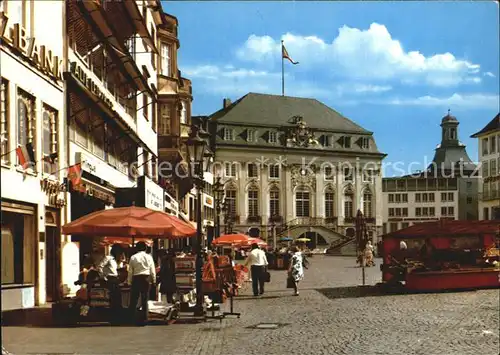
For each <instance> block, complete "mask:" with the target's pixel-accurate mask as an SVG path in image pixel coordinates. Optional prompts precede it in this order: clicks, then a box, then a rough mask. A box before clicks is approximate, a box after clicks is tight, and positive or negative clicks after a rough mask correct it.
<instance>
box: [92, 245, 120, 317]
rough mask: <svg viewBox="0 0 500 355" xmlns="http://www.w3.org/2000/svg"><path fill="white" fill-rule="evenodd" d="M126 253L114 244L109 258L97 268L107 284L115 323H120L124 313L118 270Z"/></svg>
mask: <svg viewBox="0 0 500 355" xmlns="http://www.w3.org/2000/svg"><path fill="white" fill-rule="evenodd" d="M123 255H124V252H123V250H122V248H121V246H120V245H119V244H113V246H112V247H111V251H110V252H109V255H108V256H105V257H104V258H103V259H102V260H101V262H100V263H99V265H98V266H97V272H98V273H99V276H100V278H101V279H104V281H105V282H106V287H107V288H108V291H109V303H110V306H111V307H110V308H111V313H112V314H111V317H112V322H113V323H119V322H120V317H121V313H122V293H121V289H120V279H119V278H118V268H119V267H120V266H121V263H122V258H123Z"/></svg>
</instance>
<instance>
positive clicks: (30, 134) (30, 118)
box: [17, 89, 36, 168]
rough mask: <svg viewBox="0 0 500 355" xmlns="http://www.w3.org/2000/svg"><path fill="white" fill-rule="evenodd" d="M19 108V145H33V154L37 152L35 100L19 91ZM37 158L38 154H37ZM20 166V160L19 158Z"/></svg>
mask: <svg viewBox="0 0 500 355" xmlns="http://www.w3.org/2000/svg"><path fill="white" fill-rule="evenodd" d="M17 94H18V101H17V104H18V107H17V144H18V145H19V146H26V144H28V143H31V144H32V145H33V152H34V153H35V151H36V144H35V142H36V108H35V98H34V97H33V96H31V95H29V94H28V93H26V92H25V91H23V90H21V89H18V92H17ZM35 156H36V154H35ZM18 164H19V158H18ZM33 168H35V165H34V166H33Z"/></svg>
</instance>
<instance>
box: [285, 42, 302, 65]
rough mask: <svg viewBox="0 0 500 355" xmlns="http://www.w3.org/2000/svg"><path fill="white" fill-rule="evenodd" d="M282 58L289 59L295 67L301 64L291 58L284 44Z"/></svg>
mask: <svg viewBox="0 0 500 355" xmlns="http://www.w3.org/2000/svg"><path fill="white" fill-rule="evenodd" d="M281 56H282V58H283V59H288V60H289V61H290V63H292V64H293V65H295V64H299V62H295V61H294V60H293V59H292V58H290V55H289V54H288V51H287V50H286V48H285V45H284V44H281Z"/></svg>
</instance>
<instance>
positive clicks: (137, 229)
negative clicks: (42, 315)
mask: <svg viewBox="0 0 500 355" xmlns="http://www.w3.org/2000/svg"><path fill="white" fill-rule="evenodd" d="M62 231H63V233H64V234H68V235H83V236H87V237H105V236H113V238H123V239H129V238H132V245H134V238H155V239H156V238H160V239H164V238H167V239H170V238H181V237H189V236H193V235H195V234H196V230H195V229H194V228H192V227H191V226H189V225H188V224H186V223H184V222H182V221H180V220H179V219H177V218H176V217H173V216H170V215H168V214H166V213H164V212H161V211H153V210H150V209H147V208H143V207H135V206H133V207H122V208H114V209H109V210H103V211H99V212H95V213H92V214H90V215H86V216H84V217H82V218H79V219H77V220H75V221H72V222H70V223H68V224H66V225H64V226H63V227H62ZM181 270H182V268H181ZM75 278H76V275H75ZM119 278H120V281H121V284H120V288H121V291H122V301H123V302H122V307H123V308H124V309H123V315H124V317H123V318H126V317H125V316H126V315H128V310H127V309H126V308H128V303H129V297H128V295H129V293H130V286H129V285H126V283H125V280H126V279H127V271H126V270H120V272H119ZM75 284H76V285H80V286H81V288H80V290H79V291H78V292H77V296H76V297H75V298H67V299H63V300H61V301H59V302H56V303H55V304H53V307H52V312H53V316H54V320H55V321H56V322H60V323H63V324H75V323H79V322H89V321H92V322H95V321H99V322H102V321H109V320H110V318H109V315H110V307H109V306H110V302H109V301H110V298H109V291H108V288H107V285H106V282H105V281H104V280H100V279H99V274H98V273H97V271H96V270H88V271H87V272H86V270H84V271H82V272H81V273H80V275H79V280H78V281H77V282H75ZM148 306H149V308H150V314H148V320H150V319H151V318H156V319H158V318H159V319H161V320H163V321H168V322H170V320H171V318H172V317H173V316H175V314H176V313H177V307H178V304H174V305H171V304H165V303H162V302H155V301H150V302H149V305H148ZM151 316H152V317H151Z"/></svg>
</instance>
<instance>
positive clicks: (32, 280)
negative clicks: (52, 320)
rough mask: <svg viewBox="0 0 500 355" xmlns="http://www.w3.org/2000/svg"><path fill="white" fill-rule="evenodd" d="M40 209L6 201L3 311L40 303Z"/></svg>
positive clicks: (3, 241)
mask: <svg viewBox="0 0 500 355" xmlns="http://www.w3.org/2000/svg"><path fill="white" fill-rule="evenodd" d="M36 215H37V210H36V206H35V205H32V204H26V203H22V202H17V201H16V202H14V201H10V200H5V199H2V216H1V218H2V310H11V309H20V308H29V307H34V306H35V304H36V300H37V292H36V289H37V287H38V285H37V277H36V275H37V271H38V270H37V260H38V258H37V250H38V248H37V243H38V238H37V235H36V230H37V228H36Z"/></svg>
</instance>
